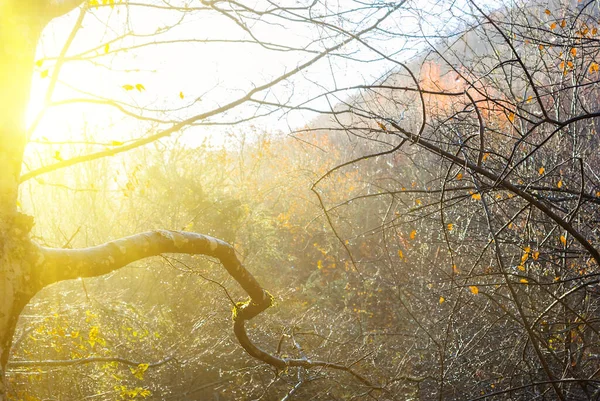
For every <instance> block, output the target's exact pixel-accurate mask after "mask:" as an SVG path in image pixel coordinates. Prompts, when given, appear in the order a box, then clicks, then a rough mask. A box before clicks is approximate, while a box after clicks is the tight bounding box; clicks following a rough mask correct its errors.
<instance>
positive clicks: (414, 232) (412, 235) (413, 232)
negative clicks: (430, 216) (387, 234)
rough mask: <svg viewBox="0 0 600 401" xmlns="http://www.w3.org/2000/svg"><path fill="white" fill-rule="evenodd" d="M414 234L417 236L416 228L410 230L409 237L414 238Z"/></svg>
mask: <svg viewBox="0 0 600 401" xmlns="http://www.w3.org/2000/svg"><path fill="white" fill-rule="evenodd" d="M416 236H417V230H412V231H411V232H410V239H415V237H416Z"/></svg>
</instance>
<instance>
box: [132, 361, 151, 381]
mask: <svg viewBox="0 0 600 401" xmlns="http://www.w3.org/2000/svg"><path fill="white" fill-rule="evenodd" d="M149 366H150V365H148V364H147V363H140V364H139V365H137V366H136V367H135V368H129V369H130V370H131V373H133V375H134V376H135V377H136V378H138V379H140V380H144V373H145V372H146V371H147V370H148V367H149Z"/></svg>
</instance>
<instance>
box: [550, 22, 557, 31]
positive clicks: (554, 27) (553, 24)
mask: <svg viewBox="0 0 600 401" xmlns="http://www.w3.org/2000/svg"><path fill="white" fill-rule="evenodd" d="M550 29H552V30H555V29H556V22H553V23H551V24H550Z"/></svg>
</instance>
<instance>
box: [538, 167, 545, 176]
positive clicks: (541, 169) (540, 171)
mask: <svg viewBox="0 0 600 401" xmlns="http://www.w3.org/2000/svg"><path fill="white" fill-rule="evenodd" d="M545 172H546V169H545V168H544V167H540V168H539V169H538V173H540V175H543V174H544V173H545Z"/></svg>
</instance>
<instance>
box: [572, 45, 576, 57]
mask: <svg viewBox="0 0 600 401" xmlns="http://www.w3.org/2000/svg"><path fill="white" fill-rule="evenodd" d="M571 56H573V57H575V56H577V49H576V48H574V47H572V48H571Z"/></svg>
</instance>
